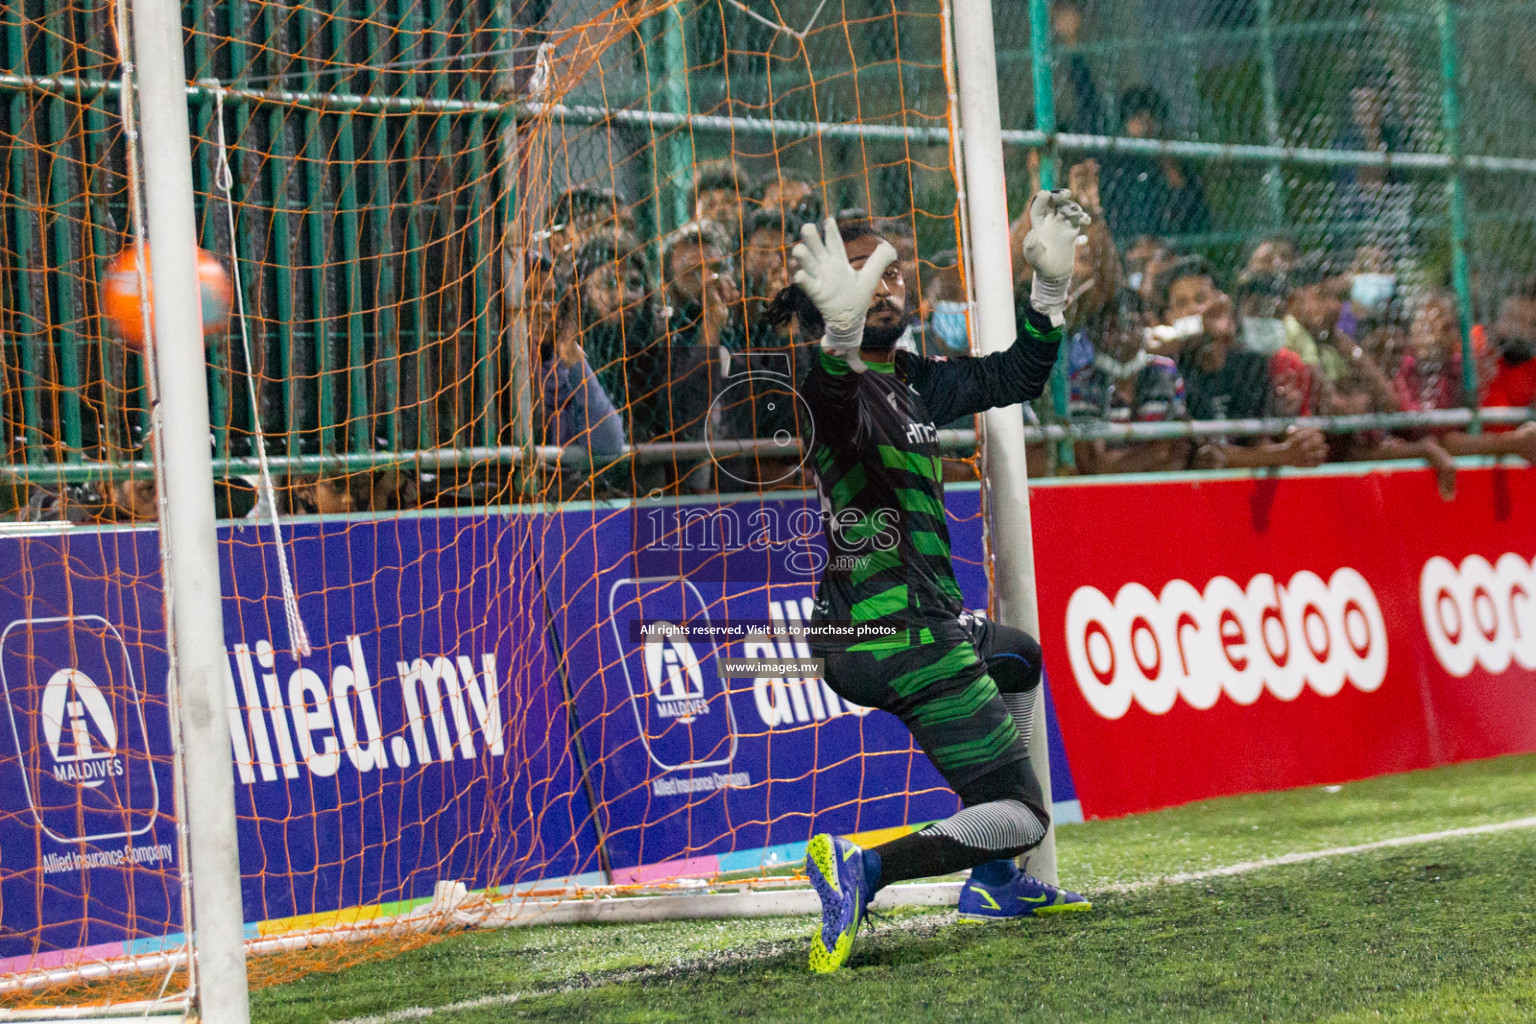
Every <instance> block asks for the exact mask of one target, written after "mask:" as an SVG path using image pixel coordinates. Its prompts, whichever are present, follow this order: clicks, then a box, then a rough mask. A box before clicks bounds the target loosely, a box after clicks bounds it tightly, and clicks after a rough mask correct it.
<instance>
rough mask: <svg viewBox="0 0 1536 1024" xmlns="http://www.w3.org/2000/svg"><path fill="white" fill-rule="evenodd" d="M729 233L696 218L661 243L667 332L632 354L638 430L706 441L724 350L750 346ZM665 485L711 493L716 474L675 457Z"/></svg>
mask: <svg viewBox="0 0 1536 1024" xmlns="http://www.w3.org/2000/svg"><path fill="white" fill-rule="evenodd" d="M730 250H731V244H730V239H729V237H728V236H727V235H726V234H725V232H724V230H723V229H722V228H721V227H720V226H719V225H718V224H714V223H712V222H710V221H693V222H691V223H688V224H684V225H683V226H682V227H680V228H678V229H677V230H676V231H674V232H673V233H672V234H671V235H668V236H667V238H666V239H665V240H664V241H663V243H662V272H663V276H664V278H665V285H664V288H665V294H666V301H667V307H666V309H665V312H664V314H663V319H664V323H665V329H666V333H665V335H664V336H663V337H662V338H661V339H659V343H658V344H656V345H654V346H652V348H651V349H650V350H648V351H647V352H646V353H645V354H644V355H643V356H637V357H632V359H631V367H632V371H633V372H632V373H631V374H630V381H629V384H630V394H631V395H632V396H635V395H638V396H640V397H639V399H638V401H637V404H638V405H639V408H638V409H637V412H636V424H637V425H636V431H637V433H638V432H639V431H640V426H639V424H640V423H641V422H642V421H643V422H645V423H646V425H647V427H648V428H649V429H648V430H647V432H646V434H645V435H641V436H647V437H649V438H653V439H655V440H658V441H668V442H676V441H700V440H703V439H704V437H705V433H706V419H707V417H708V416H709V413H710V408H711V403H712V401H713V399H714V396H715V393H716V391H717V387H716V383H715V377H716V376H717V374H718V369H717V368H718V367H719V365H720V358H721V355H722V353H727V352H738V351H741V349H742V348H743V347H744V340H745V339H744V331H743V329H742V324H741V318H742V309H741V294H740V292H739V291H738V290H737V287H736V269H735V266H734V265H733V263H732V261H731V257H730V255H729V253H730ZM668 470H669V471H667V472H665V473H664V480H663V481H662V482H663V483H665V484H666V485H673V484H676V485H678V486H680V487H682V488H683V489H685V490H688V491H691V492H693V493H695V494H704V493H708V492H709V491H710V490H711V489H712V486H713V475H712V472H711V467H710V464H709V463H708V462H699V461H695V460H692V459H684V460H679V459H673V460H672V461H671V464H670V467H669V468H668ZM651 476H654V473H652V474H650V475H648V477H647V480H648V482H651V483H656V481H654V480H652V479H651Z"/></svg>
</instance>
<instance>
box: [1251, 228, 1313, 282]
mask: <svg viewBox="0 0 1536 1024" xmlns="http://www.w3.org/2000/svg"><path fill="white" fill-rule="evenodd" d="M1300 259H1301V254H1300V252H1299V251H1298V250H1297V248H1296V243H1295V242H1293V241H1292V240H1291V239H1289V238H1286V237H1285V236H1284V235H1275V236H1274V237H1272V238H1266V239H1263V240H1262V241H1260V242H1259V243H1258V244H1257V245H1255V246H1254V247H1253V249H1252V251H1250V252H1249V253H1248V262H1247V263H1246V264H1245V265H1244V266H1243V273H1242V277H1241V278H1240V280H1242V279H1246V278H1251V277H1263V276H1266V275H1274V274H1281V275H1289V274H1290V272H1291V270H1292V269H1293V268H1295V266H1296V264H1297V263H1298V262H1299V261H1300Z"/></svg>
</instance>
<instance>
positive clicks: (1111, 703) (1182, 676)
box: [1067, 567, 1387, 719]
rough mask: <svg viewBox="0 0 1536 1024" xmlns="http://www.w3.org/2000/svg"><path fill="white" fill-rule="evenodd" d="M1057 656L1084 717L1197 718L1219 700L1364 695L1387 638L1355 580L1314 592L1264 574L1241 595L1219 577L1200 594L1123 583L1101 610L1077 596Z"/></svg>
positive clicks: (1375, 682)
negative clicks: (1088, 710)
mask: <svg viewBox="0 0 1536 1024" xmlns="http://www.w3.org/2000/svg"><path fill="white" fill-rule="evenodd" d="M1067 653H1068V657H1069V660H1070V661H1071V665H1072V673H1073V675H1074V676H1076V678H1077V684H1078V686H1079V687H1080V688H1081V690H1082V692H1083V696H1084V697H1085V698H1086V699H1087V701H1088V704H1089V706H1090V707H1092V708H1093V710H1094V711H1096V712H1097V713H1098V714H1100V715H1102V716H1103V717H1105V718H1109V719H1116V718H1120V717H1121V716H1122V715H1124V714H1125V713H1126V711H1128V710H1129V709H1130V706H1131V703H1132V702H1133V701H1134V702H1135V703H1137V704H1140V705H1141V706H1142V708H1143V709H1144V710H1146V711H1149V712H1151V713H1152V714H1154V715H1160V714H1163V713H1164V712H1166V711H1167V710H1168V709H1169V708H1171V707H1173V705H1174V702H1175V701H1176V700H1178V699H1179V698H1180V697H1183V698H1184V700H1185V702H1186V703H1188V704H1189V705H1191V706H1192V707H1195V708H1199V709H1205V708H1209V707H1211V706H1212V705H1214V704H1215V703H1216V701H1217V700H1218V699H1219V698H1220V697H1221V695H1222V694H1223V693H1225V694H1226V695H1227V696H1228V697H1229V698H1231V699H1232V700H1233V701H1234V702H1236V703H1238V704H1252V703H1253V702H1254V701H1256V700H1258V699H1259V695H1260V694H1262V693H1263V692H1264V691H1265V690H1268V691H1269V692H1270V693H1271V694H1272V695H1273V696H1275V697H1276V698H1278V699H1280V700H1294V699H1295V698H1296V697H1297V696H1299V695H1300V694H1301V691H1302V688H1303V687H1304V686H1310V687H1311V688H1312V689H1313V690H1314V691H1315V692H1317V693H1319V694H1321V695H1322V696H1325V697H1331V696H1333V695H1334V694H1336V693H1338V692H1339V691H1340V690H1341V689H1343V687H1344V683H1345V681H1346V680H1348V681H1349V682H1350V683H1351V684H1352V685H1353V686H1354V687H1355V688H1356V689H1358V690H1362V691H1364V692H1367V693H1369V692H1371V691H1373V690H1375V689H1377V688H1378V687H1380V686H1381V683H1382V680H1383V679H1384V678H1385V677H1386V672H1387V629H1386V623H1385V621H1384V620H1383V619H1382V614H1381V606H1380V605H1379V604H1378V603H1377V600H1376V595H1375V593H1374V592H1373V591H1372V590H1371V586H1370V584H1369V583H1367V582H1366V580H1365V577H1363V576H1361V575H1360V574H1359V573H1358V572H1356V571H1355V570H1353V569H1350V568H1347V567H1346V568H1342V569H1339V570H1338V571H1337V572H1335V573H1334V574H1333V576H1332V577H1331V578H1330V579H1329V580H1328V581H1327V582H1324V581H1323V579H1322V578H1321V577H1319V576H1318V575H1317V574H1315V573H1311V572H1299V573H1297V574H1296V575H1295V576H1292V577H1291V579H1290V582H1289V583H1286V584H1283V585H1282V584H1279V583H1278V582H1276V580H1275V578H1274V577H1273V576H1271V575H1269V574H1268V573H1263V574H1260V575H1258V576H1255V577H1254V578H1253V579H1252V580H1250V581H1249V582H1248V586H1247V587H1246V588H1242V587H1239V586H1238V585H1237V584H1236V583H1235V582H1233V581H1232V580H1230V579H1228V578H1227V577H1225V576H1217V577H1215V578H1214V579H1212V580H1211V581H1210V582H1209V583H1207V584H1206V585H1205V590H1204V592H1201V591H1199V590H1196V589H1195V588H1194V587H1193V586H1191V585H1190V584H1189V583H1187V582H1185V581H1184V580H1173V581H1171V582H1169V583H1168V584H1167V585H1166V586H1164V587H1163V590H1162V593H1161V594H1153V593H1152V591H1150V590H1148V589H1147V588H1146V587H1144V586H1142V585H1141V584H1140V583H1128V584H1126V585H1125V586H1123V587H1121V588H1120V592H1119V593H1117V594H1116V595H1115V599H1114V600H1113V601H1110V600H1109V598H1107V597H1105V596H1104V594H1103V593H1102V592H1100V591H1098V590H1096V589H1094V588H1093V587H1080V588H1078V590H1077V591H1076V592H1075V593H1074V594H1073V595H1072V598H1071V600H1070V601H1069V602H1068V603H1067Z"/></svg>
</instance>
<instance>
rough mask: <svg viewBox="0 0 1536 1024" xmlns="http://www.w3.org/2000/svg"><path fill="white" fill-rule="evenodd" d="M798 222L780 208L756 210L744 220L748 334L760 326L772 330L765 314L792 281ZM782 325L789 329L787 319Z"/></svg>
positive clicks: (744, 278)
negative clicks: (750, 217)
mask: <svg viewBox="0 0 1536 1024" xmlns="http://www.w3.org/2000/svg"><path fill="white" fill-rule="evenodd" d="M801 223H802V222H801V220H800V218H798V217H796V216H795V215H794V214H792V213H788V212H786V211H784V210H780V209H765V210H758V211H757V212H756V213H754V214H753V215H752V219H751V220H749V221H748V222H747V230H746V231H745V232H744V239H745V242H746V244H745V246H744V247H743V248H742V266H741V270H742V283H743V285H744V286H745V297H744V299H743V303H744V306H745V314H746V322H747V325H748V329H749V335H750V334H753V333H755V332H756V331H757V330H759V328H760V327H761V329H764V330H770V331H771V330H773V326H774V325H770V324H768V323H766V322H765V320H764V317H765V316H766V313H767V309H768V307H769V305H770V304H771V303H772V302H773V299H774V297H775V296H776V295H778V294H779V292H781V291H783V290H784V289H785V288H788V287H789V285H790V282H791V281H792V280H793V276H792V274H791V272H790V265H789V264H790V257H789V252H790V250H791V249H792V248H794V245H795V243H796V242H798V241H799V240H800V225H801ZM782 326H784V327H785V329H786V330H788V323H787V322H786V323H784V324H783V325H782Z"/></svg>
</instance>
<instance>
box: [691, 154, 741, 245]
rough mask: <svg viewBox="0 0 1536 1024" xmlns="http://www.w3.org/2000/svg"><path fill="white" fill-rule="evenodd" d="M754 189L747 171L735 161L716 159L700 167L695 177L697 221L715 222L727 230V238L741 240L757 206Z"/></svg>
mask: <svg viewBox="0 0 1536 1024" xmlns="http://www.w3.org/2000/svg"><path fill="white" fill-rule="evenodd" d="M752 194H753V187H752V183H751V181H750V179H748V177H747V174H746V172H745V171H743V170H742V169H741V167H740V166H738V165H737V164H736V162H735V161H733V160H716V161H713V162H711V163H706V164H701V165H699V169H698V171H697V173H696V174H695V175H694V178H693V219H694V220H696V221H713V222H714V223H716V224H719V225H720V226H721V227H722V228H724V229H725V233H726V237H728V238H731V239H737V238H740V236H741V230H742V226H743V225H744V224H745V223H746V219H747V216H749V215H750V212H751V207H755V206H756V203H755V202H754V201H753V199H752Z"/></svg>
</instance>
